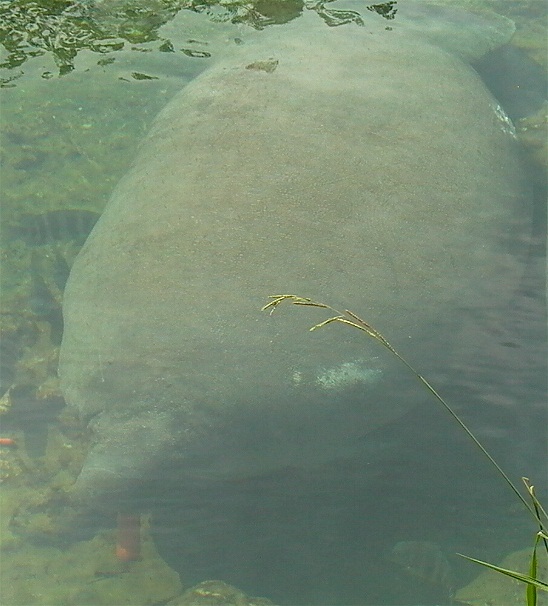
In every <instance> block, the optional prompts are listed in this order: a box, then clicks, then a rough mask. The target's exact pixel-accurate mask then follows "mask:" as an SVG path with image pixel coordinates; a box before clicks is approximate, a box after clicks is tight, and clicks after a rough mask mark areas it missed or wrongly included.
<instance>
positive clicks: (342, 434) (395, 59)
mask: <svg viewBox="0 0 548 606" xmlns="http://www.w3.org/2000/svg"><path fill="white" fill-rule="evenodd" d="M376 17H377V16H371V18H369V19H367V20H366V25H365V27H358V26H356V25H354V24H352V25H348V26H344V27H326V26H325V24H324V23H322V22H321V20H320V19H318V17H317V16H316V15H310V14H307V15H305V16H304V17H303V18H301V19H298V20H296V21H294V22H292V23H291V24H289V25H286V26H284V27H280V28H271V29H267V30H266V31H264V32H260V33H258V34H257V35H256V36H255V37H253V38H252V39H250V40H248V41H246V43H245V44H242V45H240V46H238V47H237V48H236V49H235V50H234V51H232V52H231V53H230V54H229V55H228V56H226V57H224V58H222V59H219V60H218V61H216V62H215V63H214V64H213V65H212V66H211V67H210V68H208V69H207V70H206V71H204V72H203V73H202V74H200V75H199V76H198V77H196V78H195V79H194V80H192V81H191V82H190V83H189V84H188V85H187V86H186V87H185V88H184V89H183V90H182V91H181V92H180V93H179V94H177V95H176V96H175V98H174V99H173V100H172V101H171V102H170V103H169V104H168V105H167V106H166V107H165V109H164V110H163V111H162V112H161V113H160V114H159V115H158V117H157V118H156V120H155V122H154V124H153V125H152V128H151V130H150V133H149V134H148V136H147V137H146V138H145V140H144V141H143V142H142V144H141V146H140V149H139V151H138V154H137V157H136V159H135V161H134V163H133V166H132V168H131V169H130V170H129V172H128V173H127V174H126V175H125V177H124V178H123V179H122V180H121V181H120V183H119V184H118V186H117V187H116V189H115V191H114V192H113V194H112V198H111V200H110V201H109V203H108V205H107V208H106V210H105V212H104V213H103V215H102V216H101V218H100V219H99V221H98V222H97V224H96V225H95V227H94V229H93V231H92V232H91V234H90V236H89V238H88V239H87V241H86V243H85V245H84V246H83V248H82V250H81V252H80V253H79V255H78V257H77V259H76V262H75V263H74V266H73V267H72V270H71V274H70V277H69V280H68V283H67V287H66V292H65V297H64V304H63V312H64V322H65V331H64V335H63V342H62V346H61V354H60V366H59V374H60V379H61V385H62V389H63V392H64V395H65V399H66V401H67V404H68V406H69V407H70V408H71V409H72V410H74V411H75V412H76V413H77V414H78V415H79V416H80V418H81V419H82V421H83V422H84V423H85V424H86V425H87V427H88V428H89V431H90V436H91V438H90V439H91V443H90V448H89V453H88V455H87V458H86V460H85V463H84V465H83V468H82V471H81V473H80V475H79V477H78V479H77V481H76V483H75V485H74V487H73V489H72V495H73V497H74V498H75V499H76V500H77V501H80V502H82V503H85V504H86V505H87V506H89V507H104V508H111V509H112V510H122V509H124V508H131V507H133V508H135V509H142V508H143V507H144V505H143V503H144V499H145V496H144V495H148V496H149V497H150V496H152V497H153V496H154V495H155V494H156V492H155V491H156V490H158V489H159V487H160V486H161V487H162V489H163V490H168V491H169V490H170V487H173V486H181V485H184V483H185V482H187V483H189V485H190V484H191V483H192V482H193V481H218V480H226V479H240V478H246V477H253V476H260V475H263V474H269V473H273V472H275V471H276V470H280V469H283V468H286V467H306V466H316V465H321V464H322V463H323V462H326V461H330V460H333V459H335V458H337V457H340V456H345V455H347V454H348V453H359V452H360V448H361V447H362V445H363V444H364V442H367V435H368V434H369V433H370V432H372V431H373V430H375V429H376V428H379V427H382V426H384V425H386V424H388V423H390V422H392V421H393V420H395V419H397V418H399V417H401V416H402V415H403V414H405V413H407V412H409V411H410V410H411V409H412V407H413V406H414V405H415V403H416V402H417V401H419V400H421V399H422V398H423V397H424V394H423V393H422V392H421V390H420V387H419V386H415V385H413V388H412V389H407V388H406V387H405V386H404V385H400V383H399V382H398V381H399V376H400V374H401V372H402V370H401V368H400V367H399V366H398V364H397V361H395V360H393V359H392V358H391V356H390V355H388V352H383V351H380V349H382V348H380V347H379V346H376V345H375V343H369V342H367V341H366V340H365V339H364V337H363V335H362V334H360V333H358V331H352V330H350V329H348V330H346V332H345V331H343V330H342V327H341V328H339V329H335V328H334V327H330V328H326V329H323V330H320V331H316V332H314V333H312V334H310V333H308V332H307V330H306V328H307V318H306V317H304V316H303V314H302V312H300V313H299V310H298V309H292V310H287V309H286V310H285V311H284V310H280V311H279V313H278V312H277V313H276V314H273V315H272V316H268V315H267V314H265V313H261V311H260V309H261V306H262V305H264V304H265V303H266V301H267V297H268V296H269V295H276V294H283V293H296V294H299V295H303V296H308V297H312V298H315V299H319V300H322V301H326V302H328V303H330V304H333V305H335V306H341V307H342V308H344V307H350V308H351V309H352V310H354V311H355V312H358V313H360V315H362V316H364V317H365V318H366V319H367V321H369V322H370V323H372V324H373V325H374V326H376V327H377V328H378V329H379V330H381V331H382V332H384V333H385V334H386V336H387V337H388V339H389V340H390V341H392V342H393V343H394V344H395V345H396V344H399V345H401V347H402V348H403V351H404V352H405V353H406V354H409V353H412V354H413V355H412V359H413V360H414V361H415V362H416V363H417V364H421V365H422V366H421V368H423V369H424V371H425V372H430V373H438V372H442V371H443V368H444V366H445V365H447V364H450V363H451V347H452V345H451V344H452V342H454V341H455V340H456V339H457V340H458V336H457V335H458V331H457V330H456V329H457V328H458V326H459V325H460V323H461V322H463V321H464V318H466V316H467V315H469V314H472V313H474V309H478V308H481V307H484V306H489V307H490V308H497V307H500V306H503V305H505V304H506V303H507V301H508V300H509V299H510V298H511V296H512V293H513V290H514V288H515V285H516V283H517V281H518V279H519V273H520V269H519V268H520V263H519V261H518V260H517V259H518V257H519V255H520V254H521V241H522V239H523V234H524V233H525V231H526V229H527V223H528V209H527V205H526V204H525V203H524V193H523V187H522V177H521V167H520V164H519V159H518V155H517V150H516V142H515V140H514V138H513V136H512V132H511V123H510V122H509V120H508V119H507V117H506V116H505V114H504V112H503V111H502V109H501V108H500V107H499V105H498V103H497V101H496V100H495V99H494V98H493V97H492V96H491V94H490V93H489V92H488V90H487V89H486V87H485V86H484V84H483V83H482V81H481V80H480V78H479V77H478V75H477V74H476V73H475V72H474V70H473V69H471V67H470V66H469V65H468V63H467V62H466V61H465V60H464V58H463V56H461V55H460V54H459V53H457V52H455V50H454V49H451V48H449V50H447V49H446V48H444V46H443V45H442V44H441V43H440V40H439V38H440V37H439V36H436V37H429V36H426V35H420V32H419V31H418V29H417V27H406V26H405V21H403V22H402V26H401V27H400V26H398V22H397V21H396V22H395V23H394V24H393V27H392V29H388V30H387V29H386V25H387V22H386V21H384V20H382V19H380V18H378V19H377V18H376ZM364 18H367V15H366V16H365V17H364ZM372 19H373V20H372ZM476 34H477V32H474V35H476ZM325 317H326V316H325V315H320V314H316V315H313V316H311V317H310V318H309V321H310V323H314V322H315V321H321V320H323V319H325ZM385 354H386V355H385ZM130 495H131V496H130ZM140 498H141V499H142V502H140V501H139V499H140Z"/></svg>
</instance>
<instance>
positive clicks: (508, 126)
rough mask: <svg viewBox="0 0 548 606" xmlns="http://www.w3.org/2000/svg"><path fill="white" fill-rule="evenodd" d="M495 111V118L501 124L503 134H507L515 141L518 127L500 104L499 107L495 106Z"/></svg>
mask: <svg viewBox="0 0 548 606" xmlns="http://www.w3.org/2000/svg"><path fill="white" fill-rule="evenodd" d="M493 111H494V112H495V116H496V117H497V119H498V120H499V122H500V128H501V130H502V132H503V133H506V134H507V135H510V136H511V137H512V138H513V139H516V138H517V135H516V127H515V126H514V123H513V122H512V120H511V119H510V116H508V114H507V113H506V112H505V111H504V109H503V108H502V107H501V106H500V105H499V104H498V103H497V105H493Z"/></svg>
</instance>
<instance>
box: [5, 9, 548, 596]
mask: <svg viewBox="0 0 548 606" xmlns="http://www.w3.org/2000/svg"><path fill="white" fill-rule="evenodd" d="M540 4H542V3H538V4H535V3H526V2H515V3H511V4H510V3H509V4H508V6H507V7H506V9H507V11H508V12H509V13H510V16H511V17H513V18H516V19H518V20H519V22H520V23H521V24H522V31H521V32H520V35H521V37H520V41H521V45H522V47H524V48H528V47H530V48H531V49H532V51H531V52H532V54H533V56H539V55H541V54H542V52H540V51H539V47H540V48H541V49H542V44H543V42H541V41H542V40H543V38H542V34H543V32H542V29H540V28H539V27H538V21H535V20H532V18H534V17H536V19H538V15H536V14H534V11H535V10H539V9H538V5H540ZM83 6H84V8H82V6H80V7H78V10H76V9H73V8H71V7H70V5H69V4H68V3H67V5H66V6H65V5H63V7H61V8H60V5H59V4H55V3H52V4H50V5H46V4H39V3H32V2H31V3H23V2H19V3H15V2H6V1H4V2H2V3H0V8H1V9H2V11H3V17H2V23H3V25H4V27H5V28H6V29H5V30H4V31H3V42H4V48H3V49H2V55H1V61H2V62H4V69H3V74H2V77H3V78H4V84H5V87H4V88H3V89H2V116H1V126H2V173H1V187H2V216H1V220H2V221H1V229H2V251H1V252H2V257H1V275H0V280H1V282H0V287H1V290H0V295H1V298H2V316H1V318H0V321H1V325H0V331H1V337H2V340H3V343H4V344H5V345H4V346H3V349H2V357H3V359H2V376H1V377H0V378H1V379H2V384H3V390H2V391H3V392H4V399H3V400H2V409H3V410H4V414H3V415H2V417H0V420H1V421H2V432H1V433H2V436H1V437H4V436H5V437H12V438H13V439H14V440H16V441H17V446H16V447H12V446H2V447H0V476H1V477H2V480H3V481H2V485H1V486H0V499H1V502H0V504H1V507H2V511H1V513H2V516H1V519H2V522H1V526H0V539H1V547H2V549H3V555H2V562H1V565H0V573H1V574H2V575H3V581H2V585H1V586H2V589H1V591H2V603H3V604H6V605H8V604H22V605H31V604H52V605H53V604H106V605H112V606H114V605H118V604H160V603H166V602H167V601H168V600H169V599H171V598H175V596H176V595H177V594H179V593H180V592H181V587H180V586H179V584H178V580H177V576H176V575H175V574H174V573H173V570H176V571H177V573H179V574H180V576H181V582H182V584H183V586H184V587H185V588H186V587H188V586H189V585H191V584H195V583H197V582H199V581H205V580H207V579H212V578H219V579H222V580H224V581H226V582H229V583H232V584H234V585H237V586H238V587H240V588H241V589H242V590H244V591H245V592H247V593H249V594H250V595H264V596H267V597H269V598H270V599H272V600H273V601H274V602H276V603H280V604H293V603H294V604H317V605H319V604H411V605H413V604H435V603H442V602H443V603H446V602H447V603H448V598H447V595H446V593H447V592H446V588H445V586H444V585H445V580H444V577H443V572H440V570H443V569H444V566H445V564H444V563H442V564H440V561H441V562H445V561H447V562H448V564H449V566H450V569H451V574H452V576H453V577H454V582H453V585H454V587H455V588H458V587H462V586H464V585H466V584H467V583H468V582H469V581H470V580H471V579H473V578H474V577H475V576H476V575H477V574H478V571H477V570H476V569H475V568H474V567H473V566H472V565H470V564H466V563H463V562H462V561H460V560H459V559H458V558H457V557H456V556H454V555H453V554H454V553H455V552H457V551H458V552H464V553H468V554H470V555H474V556H478V557H481V558H483V559H488V560H490V561H500V560H501V559H502V558H503V557H504V556H505V555H506V554H508V553H509V552H511V551H514V550H517V549H521V548H524V547H527V546H528V545H529V544H530V542H531V537H532V533H533V531H534V527H533V525H532V524H531V523H530V520H529V519H528V518H527V517H526V515H525V514H523V512H522V511H521V510H520V506H519V503H515V498H514V497H513V495H512V494H511V493H510V492H509V491H508V489H507V487H505V486H504V485H503V484H502V482H501V481H500V480H499V478H498V477H495V476H494V474H493V472H492V470H491V469H490V468H489V466H488V465H487V464H486V463H485V462H484V461H483V460H482V459H481V457H480V455H479V453H478V452H476V451H475V450H474V449H473V447H472V446H471V445H470V444H469V443H468V442H467V440H466V438H465V437H464V436H462V435H461V434H460V433H459V431H458V428H457V427H456V425H454V424H453V423H452V421H451V420H450V419H448V418H446V416H445V415H444V413H443V411H441V410H439V409H438V408H437V407H436V404H435V403H434V402H430V401H429V400H428V398H427V396H425V403H424V406H423V407H422V408H420V409H419V410H416V411H413V415H412V416H409V417H408V418H405V419H403V420H402V421H400V422H398V423H396V424H394V425H393V426H390V427H387V428H385V429H382V430H379V431H378V432H376V434H375V435H374V436H373V438H372V440H371V446H370V451H371V452H370V458H369V459H368V461H367V463H364V464H363V465H361V464H357V463H356V462H355V461H342V462H339V463H338V464H337V465H334V466H331V467H328V468H326V469H324V470H323V472H322V473H317V474H312V473H304V472H301V471H298V470H290V471H289V472H288V473H287V474H285V475H283V476H281V477H274V478H267V479H262V480H257V481H248V482H245V483H244V482H242V484H241V485H234V484H230V485H220V486H216V487H213V488H211V487H208V488H204V487H200V488H198V489H197V492H196V496H195V504H194V506H193V507H191V508H190V509H189V510H188V511H185V512H181V511H178V510H176V508H177V506H178V505H177V504H178V501H177V498H176V494H174V496H173V508H172V507H171V506H170V502H169V500H166V502H165V503H164V504H163V507H162V509H161V513H157V515H156V517H155V518H154V517H153V519H152V531H151V532H152V535H154V537H155V540H156V545H157V548H158V550H159V551H160V554H161V556H162V557H160V556H159V555H158V553H156V551H155V550H154V547H153V546H152V542H151V541H149V540H148V538H147V540H146V541H145V545H144V547H143V559H142V560H141V561H140V562H138V563H136V564H132V565H131V566H132V567H130V569H128V570H127V571H126V570H121V569H120V568H119V563H118V562H116V561H115V560H114V558H113V555H112V554H113V545H114V543H115V537H114V535H113V532H112V531H110V530H104V528H109V527H112V526H113V525H114V521H113V520H103V519H88V518H80V517H79V515H80V514H79V513H78V512H77V511H74V510H73V509H71V507H69V506H67V505H66V504H65V502H64V500H63V494H64V491H65V490H66V489H67V488H68V487H69V486H70V484H71V482H72V481H73V479H74V477H75V475H76V474H77V473H78V469H79V466H80V465H81V462H82V458H83V456H84V455H85V451H86V448H87V441H86V435H85V433H84V432H82V431H81V429H80V428H79V427H78V426H77V424H76V423H75V421H74V420H73V419H71V418H70V417H68V416H66V415H64V414H63V409H62V399H61V396H60V393H59V391H58V388H57V386H56V383H55V370H56V363H57V353H58V336H59V335H58V334H57V332H58V330H59V320H58V317H57V313H58V309H59V306H60V302H61V297H62V284H63V277H60V278H57V275H58V274H61V273H63V271H64V268H65V266H68V265H70V263H71V261H72V259H73V258H74V255H75V254H76V252H77V250H78V246H79V245H78V244H77V243H76V242H74V241H73V239H72V236H70V235H69V233H68V232H63V231H62V228H61V236H60V237H59V238H58V239H56V238H54V237H46V238H45V241H40V242H37V241H34V242H30V243H29V242H28V241H25V240H24V239H21V238H14V237H13V230H14V229H15V228H14V226H17V225H20V223H21V221H22V217H24V216H26V215H28V214H29V213H30V214H39V215H44V216H47V217H53V216H54V215H49V214H48V213H51V212H53V211H70V212H69V214H70V213H73V216H76V215H74V213H77V212H79V211H93V212H96V213H100V212H101V211H102V209H103V208H104V206H105V204H106V202H107V200H108V198H109V196H110V194H111V192H112V190H113V188H114V187H115V185H116V183H117V182H118V180H119V179H120V178H121V177H122V176H123V175H124V173H125V172H126V170H127V169H128V167H129V165H130V163H131V160H132V157H133V156H134V154H135V153H136V149H137V146H138V144H139V142H140V141H141V139H142V138H143V136H144V135H145V133H146V132H147V129H148V127H149V125H150V123H151V121H152V119H153V118H154V116H155V115H156V114H157V112H158V111H159V110H160V109H161V108H162V107H163V106H164V105H165V104H166V102H167V101H168V100H169V99H170V98H171V96H172V95H173V94H174V93H175V92H176V91H178V90H179V89H180V88H181V87H182V86H184V84H185V83H186V82H188V81H189V80H190V79H191V78H193V77H194V76H195V75H197V74H198V73H199V72H200V71H202V70H203V69H205V68H206V67H207V65H208V64H209V63H210V62H211V61H212V60H214V58H215V56H219V53H222V52H223V48H226V45H232V44H237V43H239V41H240V40H241V39H245V37H246V35H248V32H249V30H248V29H247V28H248V27H249V26H248V25H245V23H246V22H247V23H249V22H251V23H252V24H253V25H255V26H259V25H260V26H267V25H269V24H270V23H272V22H277V23H283V22H284V21H285V20H287V19H289V18H290V17H291V16H292V15H294V14H295V13H298V11H299V10H300V8H301V7H299V6H298V5H295V4H289V3H288V4H287V5H285V8H284V9H283V10H281V9H277V8H276V5H264V6H262V5H257V6H256V9H254V10H251V9H250V7H249V6H248V5H244V4H241V5H239V4H236V3H235V4H228V5H226V6H225V8H219V7H215V6H213V7H211V8H209V9H208V10H205V11H204V12H202V13H193V12H188V11H186V12H184V11H183V12H181V13H179V14H177V16H176V17H175V19H174V20H173V21H170V20H169V17H171V16H172V15H174V14H176V13H177V11H178V9H179V6H178V5H177V4H176V3H168V2H157V3H154V4H152V3H149V4H147V6H146V7H145V8H143V6H138V5H136V4H135V5H133V6H132V7H129V8H128V6H126V5H123V4H121V3H113V4H112V5H110V7H109V6H108V3H107V2H103V3H102V4H100V5H98V7H97V8H93V7H92V6H91V5H83ZM204 6H205V5H204ZM328 8H329V9H330V10H331V8H330V7H328ZM61 9H64V10H61ZM543 10H544V9H543ZM261 11H262V12H261ZM319 12H320V14H321V15H323V17H324V19H326V20H327V21H329V20H331V21H333V20H336V19H338V20H345V19H351V18H352V15H351V14H348V13H335V12H333V11H332V10H331V12H329V11H328V10H327V9H326V8H325V7H322V8H320V9H319ZM261 15H262V16H261ZM265 15H266V16H265ZM164 22H165V24H164ZM242 22H243V23H242ZM162 24H164V25H162ZM527 25H528V27H527ZM280 26H281V27H283V25H280ZM535 44H536V46H535ZM209 55H210V56H209ZM533 174H537V173H533ZM531 178H532V180H533V179H534V177H531ZM541 181H542V179H541V178H540V177H539V179H538V184H537V185H536V186H535V191H534V192H533V194H532V195H533V196H535V197H536V198H537V200H538V202H537V204H536V207H537V209H538V211H537V213H536V215H535V217H534V221H535V229H534V231H533V236H532V239H531V256H530V258H529V260H528V262H527V264H526V265H524V268H523V276H524V277H523V280H522V283H521V284H519V285H517V289H516V297H515V299H514V300H513V301H511V302H509V305H508V310H507V313H506V314H505V315H504V316H503V317H500V316H495V317H493V316H491V315H490V314H489V310H479V312H478V316H477V318H476V320H477V321H476V322H475V323H473V325H470V326H467V327H464V329H463V330H465V331H467V334H468V335H469V344H470V346H471V352H472V354H471V355H469V356H467V355H466V354H462V355H460V356H457V359H458V363H456V365H455V367H453V368H450V369H448V371H447V373H446V374H445V375H444V376H439V377H431V378H432V380H433V382H434V383H435V384H436V386H437V387H439V388H440V390H442V391H443V393H444V395H445V396H446V397H447V399H448V400H449V401H451V402H452V403H453V404H454V405H455V406H456V408H457V409H458V410H459V411H460V412H462V414H463V416H464V417H465V418H466V420H467V422H469V424H470V425H471V426H473V427H474V429H475V430H476V432H477V434H478V437H480V439H482V440H483V441H484V443H485V444H486V446H488V448H489V449H490V450H491V451H492V453H493V454H494V455H495V456H496V458H497V459H498V460H499V461H500V462H501V464H502V465H503V466H504V467H505V469H507V470H508V472H509V474H510V475H511V477H512V478H513V479H516V481H518V482H519V477H520V476H521V475H528V476H530V477H531V478H532V479H533V480H534V482H535V483H536V484H537V485H538V491H539V496H543V495H546V484H544V486H543V485H542V484H543V482H544V483H545V480H546V465H545V455H546V400H545V398H546V385H545V381H546V376H545V375H546V372H545V371H546V355H545V346H546V335H545V329H546V319H545V284H544V274H543V269H544V262H545V256H544V255H545V248H544V240H543V237H542V236H543V232H544V231H545V221H546V217H545V207H544V203H545V191H544V190H543V189H542V183H541ZM67 216H68V215H67ZM55 221H56V220H55V219H51V223H52V224H54V223H55ZM51 229H52V230H54V229H55V226H52V227H51ZM67 229H68V228H67ZM63 233H64V235H63ZM492 279H497V277H496V276H494V277H492ZM44 285H45V286H44ZM356 311H359V310H356ZM303 328H304V326H303ZM461 353H462V352H461ZM410 380H411V379H410ZM9 386H12V388H11V390H9V391H5V390H6V389H7V388H8V387H9ZM365 467H368V469H365ZM372 467H373V468H374V469H373V470H372V469H371V468H372ZM365 472H367V473H365ZM174 508H175V509H174ZM75 528H78V529H79V530H80V532H76V530H75ZM146 533H147V534H146V537H148V536H149V534H148V530H147V531H146ZM410 541H422V542H428V543H427V544H431V545H436V546H438V547H439V549H440V551H441V553H442V554H443V555H442V557H441V558H438V559H437V556H432V554H431V552H430V551H428V548H425V547H424V546H423V548H422V550H421V548H420V547H419V548H416V549H417V550H416V551H414V552H413V551H412V558H414V561H413V566H411V571H409V570H407V571H406V570H405V565H402V563H401V561H398V558H397V557H394V555H393V549H394V546H395V545H397V544H399V543H401V542H410ZM415 562H416V565H415ZM168 564H169V566H170V567H171V569H170V568H168ZM440 579H441V580H440ZM202 599H204V600H205V597H204V596H203V595H202ZM218 599H220V598H218ZM444 600H445V601H444ZM181 603H183V602H181ZM204 603H206V602H205V601H204ZM223 603H224V602H223ZM226 603H228V602H226Z"/></svg>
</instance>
